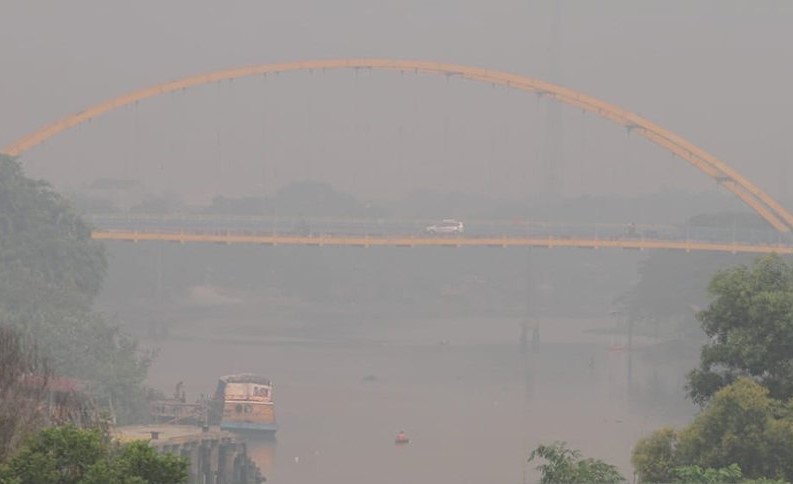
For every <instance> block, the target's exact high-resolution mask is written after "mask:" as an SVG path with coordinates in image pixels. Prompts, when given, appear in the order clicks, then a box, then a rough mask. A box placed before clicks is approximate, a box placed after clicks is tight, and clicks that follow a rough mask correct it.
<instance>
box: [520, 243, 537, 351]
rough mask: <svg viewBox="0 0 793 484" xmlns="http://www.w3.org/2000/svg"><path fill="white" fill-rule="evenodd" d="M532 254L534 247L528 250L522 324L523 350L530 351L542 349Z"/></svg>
mask: <svg viewBox="0 0 793 484" xmlns="http://www.w3.org/2000/svg"><path fill="white" fill-rule="evenodd" d="M532 256H533V254H532V249H531V248H529V249H528V251H527V252H526V315H525V317H524V318H523V321H522V322H521V326H520V347H521V350H522V351H528V349H529V348H531V350H532V351H539V349H540V320H539V318H538V317H537V308H536V305H537V302H536V301H537V298H536V292H537V291H536V284H535V280H536V277H535V267H534V264H533V262H532ZM529 338H531V339H529Z"/></svg>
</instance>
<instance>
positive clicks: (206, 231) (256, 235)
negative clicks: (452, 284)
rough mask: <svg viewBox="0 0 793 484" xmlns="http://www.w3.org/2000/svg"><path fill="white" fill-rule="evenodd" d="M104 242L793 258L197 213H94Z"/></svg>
mask: <svg viewBox="0 0 793 484" xmlns="http://www.w3.org/2000/svg"><path fill="white" fill-rule="evenodd" d="M86 218H87V220H88V221H89V223H90V224H91V225H92V226H93V227H94V228H95V229H94V231H93V233H92V236H93V238H94V239H96V240H104V241H127V242H155V241H160V242H177V243H215V244H254V245H270V246H278V245H304V246H315V247H339V246H349V247H494V248H515V247H537V248H580V249H633V250H657V249H668V250H679V251H686V252H698V251H702V252H724V253H733V254H737V253H749V254H770V253H778V254H793V245H791V244H790V243H789V242H790V238H789V235H787V234H784V235H783V234H780V233H778V232H776V231H773V230H771V229H768V230H762V229H754V230H752V229H740V230H737V229H732V230H730V229H720V228H709V227H698V226H655V225H652V226H634V225H633V224H630V225H627V226H626V225H620V224H559V223H547V222H531V221H525V220H512V221H492V220H471V221H466V223H465V229H464V231H463V233H460V234H445V235H440V234H429V233H427V230H426V227H427V226H428V225H429V224H431V223H433V221H432V220H398V219H345V218H319V217H314V218H306V217H289V216H282V217H272V216H223V215H195V214H171V215H153V214H122V215H115V214H107V215H88V216H86Z"/></svg>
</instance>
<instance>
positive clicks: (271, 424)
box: [212, 373, 278, 435]
mask: <svg viewBox="0 0 793 484" xmlns="http://www.w3.org/2000/svg"><path fill="white" fill-rule="evenodd" d="M272 392H273V386H272V383H271V382H270V380H269V379H267V378H264V377H261V376H258V375H254V374H252V373H240V374H236V375H227V376H224V377H222V378H220V381H219V382H218V386H217V390H215V395H214V397H213V410H214V411H213V416H212V417H213V418H212V420H215V421H217V420H219V422H218V423H219V424H220V428H221V430H231V431H238V432H252V433H257V434H266V435H267V434H269V435H272V434H274V433H275V432H276V431H277V430H278V424H277V423H276V421H275V407H274V404H273V398H272V396H273V393H272ZM212 423H215V422H212Z"/></svg>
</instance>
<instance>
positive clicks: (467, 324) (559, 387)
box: [147, 308, 691, 484]
mask: <svg viewBox="0 0 793 484" xmlns="http://www.w3.org/2000/svg"><path fill="white" fill-rule="evenodd" d="M262 310H264V308H262ZM237 312H238V311H234V310H230V311H229V314H228V315H227V316H225V317H223V318H214V319H211V320H205V319H201V318H199V319H192V320H190V321H183V322H180V324H186V325H190V326H194V327H196V328H204V330H207V329H209V328H212V330H213V334H214V336H211V337H210V338H209V339H203V338H196V339H184V340H182V339H172V340H166V341H160V342H153V341H149V342H147V345H151V346H152V347H155V348H158V349H159V357H158V359H157V361H156V363H155V366H154V367H153V368H152V372H151V374H152V378H151V381H152V383H153V384H154V385H155V386H157V387H159V388H161V389H163V390H167V389H169V388H170V387H171V386H172V384H173V382H174V381H179V380H183V381H184V382H185V384H186V386H187V388H188V389H189V390H190V393H191V394H192V395H196V394H197V393H198V392H211V390H212V385H213V384H214V381H213V377H214V375H221V374H225V373H230V372H234V371H243V370H244V371H252V372H256V373H261V374H265V375H268V376H269V377H271V378H272V379H273V382H274V385H275V390H274V395H275V401H276V412H277V415H278V419H279V423H280V426H281V429H280V430H279V432H278V434H277V441H275V442H272V441H252V442H251V443H250V447H249V448H250V450H251V453H252V454H253V455H254V458H255V459H256V460H257V462H258V463H259V464H260V465H261V466H262V467H263V469H264V470H265V473H266V475H267V476H268V479H270V481H271V482H278V483H302V482H318V481H319V480H322V481H323V482H329V483H339V484H341V483H351V482H383V483H391V482H393V483H397V482H405V481H406V480H407V481H413V482H437V483H459V482H472V483H473V482H513V483H520V482H524V481H523V479H524V475H525V476H526V479H527V480H526V481H525V482H533V481H534V480H536V477H537V476H536V474H535V472H534V471H533V470H532V469H531V468H530V467H531V466H529V465H528V464H527V463H526V458H527V456H528V453H529V452H530V451H531V449H533V448H534V447H536V446H537V445H539V444H540V443H547V442H552V441H555V440H566V441H568V443H569V444H570V445H571V446H573V447H575V448H579V449H581V450H582V451H583V452H585V454H586V455H589V456H592V457H597V458H602V459H605V460H607V461H609V462H612V463H614V464H616V465H618V466H619V467H620V468H621V470H622V471H623V472H624V473H625V474H626V475H630V472H631V468H630V465H629V456H630V450H631V446H632V445H633V444H634V443H635V441H636V440H637V439H638V438H639V437H640V436H642V435H644V434H646V433H648V432H650V431H651V430H652V429H654V428H656V427H658V426H659V425H662V424H670V423H675V422H681V423H682V422H684V421H685V419H686V418H687V417H688V416H689V415H690V412H691V408H690V407H688V406H687V405H685V404H684V403H683V401H682V392H681V385H682V380H681V378H680V376H679V373H678V371H679V368H675V367H672V365H671V364H664V365H655V364H648V363H646V362H643V361H641V360H640V359H639V358H638V357H636V356H634V359H635V360H634V361H633V362H632V381H631V382H629V381H628V371H629V369H628V361H627V358H628V354H627V353H626V352H625V351H624V344H625V343H626V340H625V336H624V334H619V333H618V334H616V335H598V334H593V333H591V332H588V331H589V330H598V329H601V330H602V329H613V328H614V326H615V322H614V321H613V320H608V319H543V320H542V321H541V328H540V336H541V341H540V342H539V343H538V344H536V345H531V344H530V345H529V346H528V347H525V348H524V347H522V346H521V344H520V320H516V319H513V318H498V317H490V318H488V317H473V318H410V319H403V318H392V317H388V316H387V315H383V316H381V317H376V318H356V317H355V315H354V314H353V315H350V317H349V318H348V319H347V320H345V321H344V323H343V334H340V335H336V336H329V337H312V336H306V334H310V333H311V331H310V329H311V328H321V327H323V326H325V325H331V324H333V323H334V321H333V316H331V315H328V316H327V317H325V318H323V315H322V314H316V315H312V316H310V317H307V318H305V319H300V320H296V321H290V322H285V321H283V322H280V324H279V323H278V322H276V321H273V320H265V319H260V318H256V317H255V316H253V317H251V315H250V310H246V311H242V312H239V313H241V314H240V315H239V316H235V313H237ZM245 313H248V315H247V316H246V315H245ZM244 326H247V327H256V328H257V330H256V331H255V332H250V331H249V334H248V337H247V341H241V340H240V339H239V337H238V335H239V332H238V331H236V329H237V328H240V327H244ZM284 326H289V327H291V328H298V330H295V329H292V330H286V331H284ZM305 330H308V331H305ZM320 331H321V330H320ZM273 333H278V334H280V335H281V336H280V337H277V336H269V334H273ZM289 333H292V334H293V336H292V337H291V338H290V337H286V336H287V335H288V334H289ZM224 335H228V337H224ZM224 340H225V341H224ZM635 344H636V346H637V347H641V346H642V344H643V342H642V341H641V339H637V341H635ZM400 430H404V431H405V432H406V433H407V434H408V436H409V437H410V439H411V442H410V444H408V445H405V446H396V445H395V444H394V437H395V436H396V433H397V432H399V431H400Z"/></svg>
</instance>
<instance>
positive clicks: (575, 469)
mask: <svg viewBox="0 0 793 484" xmlns="http://www.w3.org/2000/svg"><path fill="white" fill-rule="evenodd" d="M538 457H539V458H541V459H545V460H546V461H547V462H546V463H545V464H540V465H539V466H537V470H538V471H540V474H541V478H540V482H541V483H542V484H551V483H559V484H565V483H580V482H590V483H603V484H607V483H619V482H625V478H624V477H622V475H621V474H620V473H619V471H618V470H617V468H616V467H615V466H613V465H611V464H607V463H605V462H603V461H601V460H597V459H591V458H587V459H583V458H581V453H580V452H579V451H577V450H573V449H568V448H567V446H566V444H565V443H564V442H555V443H553V444H551V445H540V446H539V447H537V448H536V449H534V450H533V451H532V452H531V455H530V456H529V462H531V461H533V460H534V459H536V458H538Z"/></svg>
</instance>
